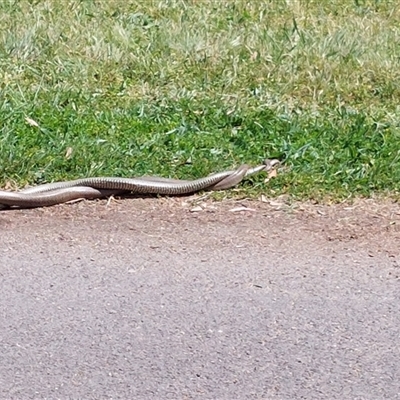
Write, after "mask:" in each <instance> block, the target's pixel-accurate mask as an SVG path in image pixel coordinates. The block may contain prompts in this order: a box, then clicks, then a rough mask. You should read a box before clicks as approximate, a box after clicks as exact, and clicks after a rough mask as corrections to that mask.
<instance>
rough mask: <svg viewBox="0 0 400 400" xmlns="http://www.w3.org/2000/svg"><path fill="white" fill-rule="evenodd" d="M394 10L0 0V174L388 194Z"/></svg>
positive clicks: (297, 192)
mask: <svg viewBox="0 0 400 400" xmlns="http://www.w3.org/2000/svg"><path fill="white" fill-rule="evenodd" d="M399 20H400V8H399V7H398V3H397V1H390V0H385V1H379V0H365V1H362V0H358V1H357V0H332V1H321V0H315V1H314V0H308V1H307V0H292V1H290V0H270V1H266V0H264V1H235V0H229V1H228V0H226V1H217V0H215V1H201V0H192V1H188V0H163V1H162V0H158V1H143V0H142V1H130V0H124V1H116V0H108V1H106V0H103V1H100V0H98V1H95V0H92V1H90V0H81V1H78V0H74V1H68V0H64V1H58V0H51V1H50V0H36V1H35V0H31V1H27V0H4V1H1V2H0V120H1V125H0V129H1V132H0V187H4V186H6V185H7V184H8V183H11V184H12V185H14V186H18V187H22V186H24V185H26V184H31V185H32V184H38V183H44V182H51V181H54V180H63V179H71V178H78V177H84V176H101V175H108V176H140V175H144V174H146V175H160V176H165V177H174V178H196V177H201V176H203V175H207V174H209V173H211V172H217V171H221V170H224V169H231V168H232V167H235V166H237V165H239V164H241V163H248V164H259V163H260V162H261V161H262V160H263V159H264V158H267V157H268V158H273V157H274V158H279V159H280V160H282V162H283V165H284V168H283V170H282V173H280V174H279V175H278V177H277V178H276V179H273V180H271V181H269V182H268V183H267V184H265V183H264V181H263V178H262V177H261V176H260V177H255V178H252V179H251V181H247V183H246V182H245V183H244V184H243V185H241V191H240V193H242V194H244V195H246V196H257V195H258V194H260V193H264V194H266V195H268V196H276V195H279V194H289V195H290V196H292V197H293V198H299V199H309V198H313V199H318V200H323V199H327V198H329V199H336V200H341V199H343V198H348V197H354V196H371V195H376V194H379V195H390V196H395V197H396V196H397V194H398V192H399V189H400V160H399V159H400V108H399V105H398V100H399V98H400V24H399V23H398V21H399Z"/></svg>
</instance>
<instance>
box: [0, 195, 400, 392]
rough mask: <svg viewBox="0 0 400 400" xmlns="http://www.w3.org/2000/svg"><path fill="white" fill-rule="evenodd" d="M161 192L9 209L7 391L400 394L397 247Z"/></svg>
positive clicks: (0, 267) (1, 378)
mask: <svg viewBox="0 0 400 400" xmlns="http://www.w3.org/2000/svg"><path fill="white" fill-rule="evenodd" d="M158 202H159V201H158V200H154V199H153V200H147V202H146V201H143V202H137V203H135V200H127V201H126V203H124V204H123V205H118V204H117V205H114V206H111V207H108V208H107V207H105V205H104V203H102V202H101V203H96V204H93V205H92V204H90V205H88V204H78V205H73V206H67V207H55V208H54V209H46V210H28V211H11V212H10V211H8V212H2V213H1V214H0V246H1V248H0V280H1V287H2V291H1V297H0V324H1V329H0V348H1V364H0V398H1V399H78V398H81V399H374V400H377V399H400V279H399V274H400V269H399V264H398V262H399V258H398V254H397V253H396V254H393V253H390V251H389V250H387V251H380V250H379V249H380V247H379V246H378V245H377V243H376V242H374V241H372V240H371V241H370V242H369V240H370V239H368V238H366V237H365V236H363V237H362V238H361V239H356V240H353V241H351V240H350V239H349V240H348V241H346V240H336V239H337V238H338V237H336V239H335V238H333V239H332V237H329V235H324V234H323V233H321V232H323V230H320V231H319V232H314V231H313V230H312V229H311V228H310V224H309V223H308V222H307V221H305V220H300V219H299V218H298V217H296V216H295V215H291V214H290V213H287V212H282V211H275V212H274V213H272V214H271V213H269V212H266V211H265V210H259V209H256V210H255V211H243V212H236V213H234V212H233V213H232V212H231V213H230V212H229V211H227V210H224V211H221V210H216V211H214V212H211V213H210V212H199V213H190V212H188V211H187V210H183V211H182V210H179V209H178V210H177V209H176V207H175V206H173V207H172V206H169V205H168V204H166V205H165V204H164V203H162V204H161V205H160V204H158ZM155 203H156V204H155ZM159 207H160V210H158V208H159ZM228 208H229V207H228ZM313 221H314V222H315V221H316V220H315V219H314V220H313ZM317 222H318V221H317ZM320 222H321V221H320ZM322 222H323V221H322ZM277 224H279V228H278V226H277ZM317 225H318V224H317ZM388 235H389V236H388V237H387V238H386V239H387V240H388V242H390V239H393V236H390V235H391V233H390V232H389V234H388ZM377 240H378V241H379V240H383V239H382V237H381V236H379V237H378V239H377ZM396 240H397V239H396ZM394 251H395V249H394Z"/></svg>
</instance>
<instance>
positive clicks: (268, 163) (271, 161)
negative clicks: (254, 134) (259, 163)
mask: <svg viewBox="0 0 400 400" xmlns="http://www.w3.org/2000/svg"><path fill="white" fill-rule="evenodd" d="M280 164H281V162H280V161H279V160H277V159H276V158H267V159H265V160H264V165H265V167H264V171H270V170H271V169H273V168H276V167H277V166H279V165H280Z"/></svg>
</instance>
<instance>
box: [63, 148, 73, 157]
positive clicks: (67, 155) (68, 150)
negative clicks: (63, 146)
mask: <svg viewBox="0 0 400 400" xmlns="http://www.w3.org/2000/svg"><path fill="white" fill-rule="evenodd" d="M73 151H74V150H73V149H72V147H67V151H66V152H65V158H66V159H67V160H69V159H70V158H71V156H72V153H73Z"/></svg>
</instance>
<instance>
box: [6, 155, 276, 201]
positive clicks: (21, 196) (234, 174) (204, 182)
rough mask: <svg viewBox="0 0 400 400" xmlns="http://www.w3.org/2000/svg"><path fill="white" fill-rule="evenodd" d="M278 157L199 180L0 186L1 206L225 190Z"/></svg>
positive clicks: (114, 179) (102, 179)
mask: <svg viewBox="0 0 400 400" xmlns="http://www.w3.org/2000/svg"><path fill="white" fill-rule="evenodd" d="M278 163H279V161H278V160H265V161H264V164H263V165H259V166H256V167H250V166H248V165H246V164H244V165H241V166H240V167H239V168H237V169H236V170H233V171H225V172H219V173H216V174H212V175H209V176H207V177H204V178H200V179H196V180H178V179H168V178H161V177H154V176H144V177H139V178H118V177H95V178H82V179H76V180H73V181H64V182H55V183H48V184H44V185H38V186H33V187H30V188H28V189H24V190H21V191H17V192H10V191H4V190H0V209H1V208H7V207H17V208H35V207H47V206H52V205H55V204H60V203H65V202H67V201H71V200H76V199H96V198H101V197H107V196H112V195H121V194H127V193H137V194H160V195H169V196H177V195H185V194H191V193H195V192H198V191H201V190H225V189H229V188H232V187H234V186H236V185H237V184H238V183H239V182H241V181H242V179H243V178H245V177H247V176H250V175H254V174H256V173H258V172H262V171H269V170H271V169H272V168H274V167H275V166H276V165H277V164H278Z"/></svg>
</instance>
